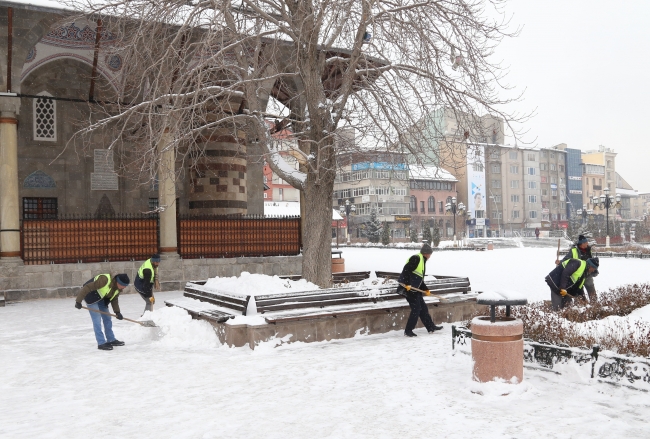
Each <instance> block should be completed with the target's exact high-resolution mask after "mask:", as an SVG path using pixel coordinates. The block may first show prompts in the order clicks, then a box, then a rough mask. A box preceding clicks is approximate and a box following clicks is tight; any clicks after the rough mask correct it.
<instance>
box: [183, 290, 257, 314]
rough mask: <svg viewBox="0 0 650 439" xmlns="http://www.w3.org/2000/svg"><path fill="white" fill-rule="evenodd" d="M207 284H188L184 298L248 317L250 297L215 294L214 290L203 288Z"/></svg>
mask: <svg viewBox="0 0 650 439" xmlns="http://www.w3.org/2000/svg"><path fill="white" fill-rule="evenodd" d="M205 282H206V281H200V282H188V283H187V284H186V285H185V293H184V294H183V296H185V297H189V298H191V299H196V300H200V301H201V302H207V303H211V304H213V305H217V306H222V307H224V308H228V309H234V310H236V311H239V312H241V313H242V315H244V316H245V315H246V309H247V308H248V302H249V300H250V296H236V295H230V294H227V293H222V292H214V290H210V289H208V288H205V287H203V285H205Z"/></svg>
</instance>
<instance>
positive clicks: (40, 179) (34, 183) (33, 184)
mask: <svg viewBox="0 0 650 439" xmlns="http://www.w3.org/2000/svg"><path fill="white" fill-rule="evenodd" d="M23 188H24V189H56V182H55V181H54V179H53V178H52V177H50V176H49V175H47V174H46V173H45V172H43V171H41V170H40V169H39V170H38V171H34V172H32V173H31V174H29V175H28V176H27V177H25V180H24V181H23Z"/></svg>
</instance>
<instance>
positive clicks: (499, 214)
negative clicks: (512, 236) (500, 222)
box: [492, 211, 503, 219]
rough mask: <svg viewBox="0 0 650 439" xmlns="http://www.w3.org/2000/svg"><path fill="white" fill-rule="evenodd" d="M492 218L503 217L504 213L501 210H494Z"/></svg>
mask: <svg viewBox="0 0 650 439" xmlns="http://www.w3.org/2000/svg"><path fill="white" fill-rule="evenodd" d="M492 218H493V219H501V218H503V214H502V213H501V212H496V211H494V212H492Z"/></svg>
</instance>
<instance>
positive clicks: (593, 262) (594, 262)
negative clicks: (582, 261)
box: [587, 258, 600, 270]
mask: <svg viewBox="0 0 650 439" xmlns="http://www.w3.org/2000/svg"><path fill="white" fill-rule="evenodd" d="M587 264H588V265H589V266H591V267H593V268H595V269H596V270H597V269H598V266H599V265H600V262H599V260H598V258H589V259H587Z"/></svg>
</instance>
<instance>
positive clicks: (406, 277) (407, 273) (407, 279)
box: [397, 255, 429, 291]
mask: <svg viewBox="0 0 650 439" xmlns="http://www.w3.org/2000/svg"><path fill="white" fill-rule="evenodd" d="M423 257H424V256H423ZM419 263H420V257H419V256H418V255H413V256H411V257H410V258H409V260H408V262H407V263H406V265H404V268H403V269H402V273H401V274H400V275H399V279H398V280H397V281H398V282H399V283H401V284H404V285H410V286H411V287H413V288H419V289H420V290H425V291H427V290H428V289H429V287H427V286H426V284H425V283H424V275H426V272H427V260H426V258H425V259H424V270H423V271H422V277H420V276H418V275H417V274H415V273H413V270H415V269H416V268H417V266H418V264H419ZM400 288H401V287H400Z"/></svg>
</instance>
